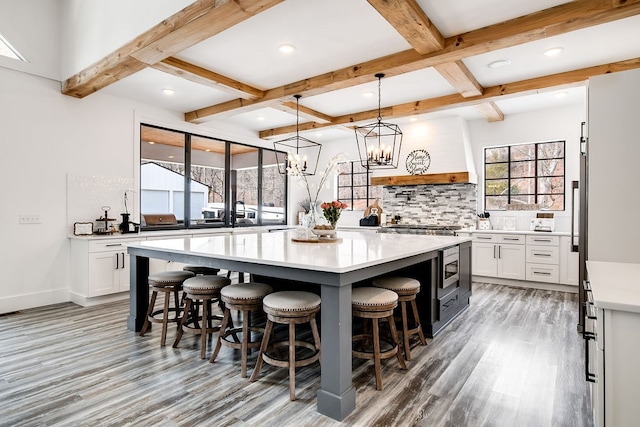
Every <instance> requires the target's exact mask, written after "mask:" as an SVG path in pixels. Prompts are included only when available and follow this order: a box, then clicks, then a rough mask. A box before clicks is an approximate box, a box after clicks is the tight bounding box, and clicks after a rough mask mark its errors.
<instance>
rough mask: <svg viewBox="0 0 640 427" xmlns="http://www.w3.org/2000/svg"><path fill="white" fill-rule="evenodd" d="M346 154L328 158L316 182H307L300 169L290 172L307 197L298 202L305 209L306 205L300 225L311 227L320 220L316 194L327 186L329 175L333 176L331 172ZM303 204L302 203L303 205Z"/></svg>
mask: <svg viewBox="0 0 640 427" xmlns="http://www.w3.org/2000/svg"><path fill="white" fill-rule="evenodd" d="M345 159H346V156H345V154H344V153H338V154H336V155H335V156H333V157H332V158H331V160H329V163H327V166H326V167H325V168H324V171H323V172H322V175H321V176H320V181H318V182H309V180H308V178H307V175H305V174H303V173H302V172H301V171H296V170H294V171H293V172H292V173H291V176H293V177H296V178H297V179H299V180H300V182H301V183H302V185H303V186H304V189H305V190H306V191H307V198H306V199H305V200H303V201H302V202H300V206H301V207H302V208H303V209H305V208H306V206H308V209H309V210H308V211H307V212H306V213H305V214H304V215H303V216H302V225H303V226H305V227H307V228H313V227H314V226H315V225H316V224H318V223H319V222H321V221H322V216H320V213H319V212H318V210H317V206H318V205H319V203H318V196H319V195H320V190H321V189H323V188H325V187H327V186H328V182H329V177H331V176H333V174H334V173H335V172H336V170H337V169H338V164H339V163H341V162H343V161H345ZM303 204H304V205H303Z"/></svg>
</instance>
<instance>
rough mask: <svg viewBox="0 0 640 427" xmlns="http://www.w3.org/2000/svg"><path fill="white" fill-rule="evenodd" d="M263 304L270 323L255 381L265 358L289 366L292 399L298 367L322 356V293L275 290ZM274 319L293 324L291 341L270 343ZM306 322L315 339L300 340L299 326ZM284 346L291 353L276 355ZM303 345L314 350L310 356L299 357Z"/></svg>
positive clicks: (259, 355)
mask: <svg viewBox="0 0 640 427" xmlns="http://www.w3.org/2000/svg"><path fill="white" fill-rule="evenodd" d="M262 306H263V309H264V312H265V314H266V315H267V324H266V326H265V330H264V336H263V337H262V344H261V345H260V353H259V354H258V360H257V362H256V367H255V369H254V370H253V374H252V375H251V381H255V380H256V379H257V378H258V375H259V374H260V368H262V362H263V361H265V362H267V363H268V364H270V365H273V366H278V367H283V368H285V367H286V368H289V399H291V400H296V395H295V386H296V383H295V375H296V368H298V367H302V366H307V365H310V364H312V363H314V362H316V361H317V360H319V359H320V335H319V334H318V326H317V324H316V313H318V311H320V297H319V296H318V295H316V294H314V293H311V292H300V291H282V292H274V293H272V294H269V295H267V296H266V297H264V300H263V303H262ZM274 323H279V324H285V325H289V337H288V338H289V339H288V340H287V341H277V342H272V343H271V344H270V339H271V334H272V332H273V324H274ZM302 323H309V325H310V327H311V332H312V334H313V341H314V342H313V343H310V342H307V341H302V340H296V329H295V327H296V325H297V324H302ZM281 347H287V348H288V350H289V351H288V356H283V357H278V356H276V354H275V351H273V350H278V349H279V348H281ZM303 348H304V349H308V350H311V354H310V355H309V356H306V357H297V356H296V349H303Z"/></svg>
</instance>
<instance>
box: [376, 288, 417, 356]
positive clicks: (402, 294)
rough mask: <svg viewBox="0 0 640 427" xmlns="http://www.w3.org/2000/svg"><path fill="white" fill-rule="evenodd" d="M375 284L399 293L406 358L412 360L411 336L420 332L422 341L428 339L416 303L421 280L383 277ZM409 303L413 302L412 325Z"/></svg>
mask: <svg viewBox="0 0 640 427" xmlns="http://www.w3.org/2000/svg"><path fill="white" fill-rule="evenodd" d="M372 283H373V286H375V287H378V288H383V289H388V290H390V291H393V292H395V293H396V294H398V302H399V303H400V312H401V320H402V331H401V332H402V338H403V341H404V345H403V348H404V356H405V359H407V360H411V350H410V345H409V338H410V337H411V336H412V335H415V334H418V338H419V339H420V343H421V344H422V345H427V340H426V339H425V338H424V334H423V333H422V325H421V324H420V316H419V315H418V306H417V305H416V296H417V295H418V292H420V282H419V281H418V280H416V279H412V278H410V277H381V278H378V279H374V280H373V281H372ZM407 303H409V304H411V313H412V315H413V322H412V324H411V325H410V324H409V319H408V315H407Z"/></svg>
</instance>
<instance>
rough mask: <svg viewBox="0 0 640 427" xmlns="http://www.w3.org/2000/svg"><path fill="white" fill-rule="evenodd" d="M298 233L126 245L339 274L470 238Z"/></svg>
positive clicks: (153, 241) (223, 235)
mask: <svg viewBox="0 0 640 427" xmlns="http://www.w3.org/2000/svg"><path fill="white" fill-rule="evenodd" d="M300 231H303V230H293V231H282V232H274V233H255V232H254V233H246V234H220V235H216V236H206V237H196V236H193V237H185V238H177V239H167V240H147V241H143V242H141V243H139V244H135V245H129V247H130V248H132V247H133V248H144V249H156V250H161V251H162V252H168V253H177V254H185V253H186V254H194V255H205V256H210V257H212V258H218V259H227V260H236V261H242V262H250V263H257V264H267V265H277V266H285V267H294V268H301V269H306V270H315V271H325V272H333V273H345V272H349V271H354V270H358V269H361V268H365V267H370V266H374V265H379V264H383V263H387V262H391V261H396V260H399V259H404V258H407V257H411V256H414V255H420V254H424V253H427V252H431V251H435V250H438V249H442V248H446V247H449V246H453V245H457V244H460V243H463V242H468V241H471V238H470V237H455V236H425V235H415V234H379V233H368V232H357V231H342V230H339V231H338V234H337V236H338V237H340V238H341V239H342V241H340V242H334V243H299V242H294V241H292V240H291V239H292V237H299V234H298V233H299V232H300Z"/></svg>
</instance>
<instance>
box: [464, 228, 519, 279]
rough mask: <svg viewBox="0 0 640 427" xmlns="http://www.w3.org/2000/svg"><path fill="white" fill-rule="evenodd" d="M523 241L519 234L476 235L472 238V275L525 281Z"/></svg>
mask: <svg viewBox="0 0 640 427" xmlns="http://www.w3.org/2000/svg"><path fill="white" fill-rule="evenodd" d="M524 243H525V240H524V235H520V234H508V235H506V234H485V233H482V234H476V235H474V237H473V274H474V275H476V276H487V277H500V278H503V279H515V280H524V279H525V276H526V274H525V246H524Z"/></svg>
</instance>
